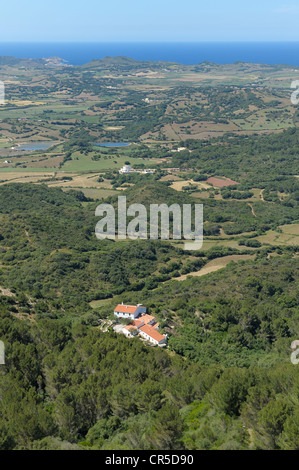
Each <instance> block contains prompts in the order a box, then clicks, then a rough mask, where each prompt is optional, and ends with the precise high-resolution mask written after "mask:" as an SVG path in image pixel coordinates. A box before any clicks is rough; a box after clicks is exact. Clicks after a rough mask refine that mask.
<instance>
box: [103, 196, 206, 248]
mask: <svg viewBox="0 0 299 470" xmlns="http://www.w3.org/2000/svg"><path fill="white" fill-rule="evenodd" d="M126 199H127V198H126V196H119V197H118V211H117V221H116V214H115V209H114V207H113V206H112V205H111V204H100V205H99V206H98V207H97V208H96V211H95V215H96V216H97V217H101V220H99V222H98V223H97V225H96V228H95V234H96V237H97V238H98V239H99V240H103V239H106V238H108V239H111V240H115V239H116V238H117V239H118V240H124V239H126V238H129V239H131V240H137V239H143V240H145V239H151V240H157V239H158V238H161V240H170V239H171V238H172V239H173V240H188V241H186V242H185V246H184V248H185V250H188V251H190V250H200V249H201V248H202V244H203V205H202V204H194V218H193V228H192V212H193V211H192V205H191V204H183V205H182V208H181V206H180V205H179V204H172V205H171V206H167V204H150V209H149V217H148V211H147V209H146V207H145V206H144V205H143V204H131V205H130V206H129V207H127V200H126ZM127 217H130V218H131V219H132V218H133V219H132V220H130V221H129V223H127ZM148 220H149V227H148ZM159 220H160V224H159ZM171 223H172V237H171V236H170V225H171ZM116 228H117V230H116ZM191 240H193V241H192V242H191Z"/></svg>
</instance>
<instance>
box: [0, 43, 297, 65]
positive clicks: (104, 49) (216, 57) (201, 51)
mask: <svg viewBox="0 0 299 470" xmlns="http://www.w3.org/2000/svg"><path fill="white" fill-rule="evenodd" d="M0 56H13V57H18V58H24V57H26V58H34V59H37V58H49V57H60V58H61V59H64V60H66V61H67V63H68V64H69V65H83V64H86V63H87V62H90V61H91V60H93V59H102V58H103V57H107V56H109V57H117V56H126V57H130V58H132V59H136V60H154V61H159V60H162V61H167V62H177V63H180V64H185V65H191V64H199V63H202V62H205V61H209V62H214V63H217V64H231V63H234V62H237V61H241V62H251V63H263V64H272V65H273V64H288V65H294V66H299V42H192V43H187V42H180V43H175V42H163V43H160V42H146V43H145V42H144V43H142V42H139V43H137V42H136V43H135V42H134V43H133V42H113V43H112V42H101V43H96V42H93V43H88V42H81V43H75V42H69V43H66V42H55V43H50V42H49V43H29V42H20V43H19V42H14V43H12V42H6V43H0Z"/></svg>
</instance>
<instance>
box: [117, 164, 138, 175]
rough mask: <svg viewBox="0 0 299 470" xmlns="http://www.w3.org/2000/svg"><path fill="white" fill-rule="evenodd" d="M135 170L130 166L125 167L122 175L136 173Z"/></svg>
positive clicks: (121, 172) (120, 171) (121, 170)
mask: <svg viewBox="0 0 299 470" xmlns="http://www.w3.org/2000/svg"><path fill="white" fill-rule="evenodd" d="M134 172H135V170H133V168H132V167H131V166H130V165H124V166H123V167H122V168H121V169H120V170H119V173H120V174H126V173H134Z"/></svg>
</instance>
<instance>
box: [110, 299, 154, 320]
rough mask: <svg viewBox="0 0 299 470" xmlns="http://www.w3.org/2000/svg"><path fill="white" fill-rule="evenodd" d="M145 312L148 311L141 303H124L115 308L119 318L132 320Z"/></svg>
mask: <svg viewBox="0 0 299 470" xmlns="http://www.w3.org/2000/svg"><path fill="white" fill-rule="evenodd" d="M143 313H146V307H143V306H142V305H141V304H138V305H124V304H123V303H122V304H119V305H117V307H115V309H114V315H115V316H116V317H117V318H129V319H130V320H135V318H137V317H138V316H139V315H141V314H143Z"/></svg>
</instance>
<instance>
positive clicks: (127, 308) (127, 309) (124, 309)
mask: <svg viewBox="0 0 299 470" xmlns="http://www.w3.org/2000/svg"><path fill="white" fill-rule="evenodd" d="M137 308H138V307H137V306H136V305H121V304H120V305H118V306H117V307H115V309H114V311H115V312H120V313H135V312H136V310H137Z"/></svg>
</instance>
